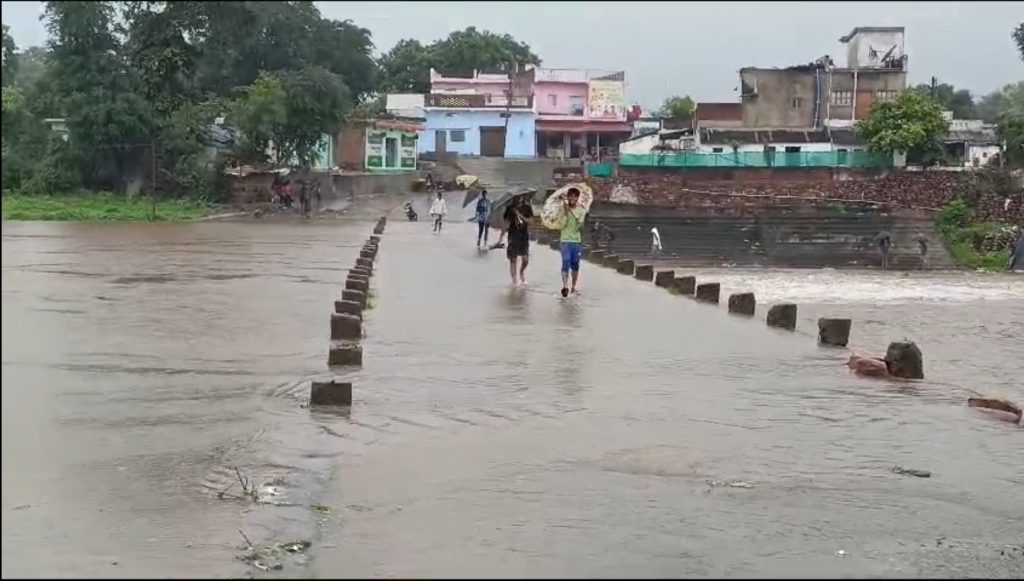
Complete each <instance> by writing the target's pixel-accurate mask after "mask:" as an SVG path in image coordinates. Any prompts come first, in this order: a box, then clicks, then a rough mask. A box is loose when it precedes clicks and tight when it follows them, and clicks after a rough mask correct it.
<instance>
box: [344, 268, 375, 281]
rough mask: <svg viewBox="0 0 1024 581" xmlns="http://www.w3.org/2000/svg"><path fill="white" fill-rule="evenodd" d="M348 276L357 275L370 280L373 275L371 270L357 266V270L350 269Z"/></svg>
mask: <svg viewBox="0 0 1024 581" xmlns="http://www.w3.org/2000/svg"><path fill="white" fill-rule="evenodd" d="M348 274H349V275H350V276H351V275H353V274H354V275H357V276H361V277H363V278H370V274H371V273H370V270H369V269H368V268H364V267H362V266H357V267H355V268H352V269H349V271H348Z"/></svg>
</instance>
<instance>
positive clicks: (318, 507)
mask: <svg viewBox="0 0 1024 581" xmlns="http://www.w3.org/2000/svg"><path fill="white" fill-rule="evenodd" d="M309 508H311V509H313V510H314V511H316V512H319V513H320V514H331V507H329V506H327V505H325V504H311V505H309Z"/></svg>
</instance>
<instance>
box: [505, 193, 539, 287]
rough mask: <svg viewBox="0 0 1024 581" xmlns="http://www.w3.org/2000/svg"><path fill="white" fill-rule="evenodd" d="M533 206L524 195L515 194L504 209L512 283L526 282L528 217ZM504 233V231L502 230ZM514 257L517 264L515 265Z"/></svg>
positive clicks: (530, 216) (528, 238) (528, 248)
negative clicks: (517, 260)
mask: <svg viewBox="0 0 1024 581" xmlns="http://www.w3.org/2000/svg"><path fill="white" fill-rule="evenodd" d="M532 218H533V208H531V207H530V204H527V203H526V196H525V195H520V196H516V197H515V199H513V200H512V204H511V205H509V207H508V208H506V209H505V231H506V232H508V247H507V249H506V250H505V254H506V256H508V271H509V273H510V274H511V275H512V284H514V285H519V284H521V285H525V284H526V265H527V264H529V263H530V231H529V226H530V219H532ZM503 234H504V232H503ZM516 259H519V266H518V268H517V267H516Z"/></svg>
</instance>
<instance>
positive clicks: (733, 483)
mask: <svg viewBox="0 0 1024 581" xmlns="http://www.w3.org/2000/svg"><path fill="white" fill-rule="evenodd" d="M707 482H708V485H709V486H726V487H728V488H753V487H754V485H753V484H751V483H749V482H744V481H742V480H726V481H724V482H723V481H719V480H708V481H707Z"/></svg>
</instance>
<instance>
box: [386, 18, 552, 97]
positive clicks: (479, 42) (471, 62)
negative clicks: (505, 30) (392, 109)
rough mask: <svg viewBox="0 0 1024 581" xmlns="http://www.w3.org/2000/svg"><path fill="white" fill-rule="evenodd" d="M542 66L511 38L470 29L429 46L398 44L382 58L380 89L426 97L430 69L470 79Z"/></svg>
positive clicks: (535, 57) (534, 55) (525, 46)
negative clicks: (526, 67)
mask: <svg viewBox="0 0 1024 581" xmlns="http://www.w3.org/2000/svg"><path fill="white" fill-rule="evenodd" d="M540 63H541V60H540V57H538V56H537V55H536V54H534V53H533V51H532V50H530V46H529V45H527V44H526V43H524V42H521V41H518V40H516V39H515V38H513V37H512V36H510V35H508V34H501V35H499V34H495V33H493V32H489V31H486V30H484V31H479V30H477V29H476V27H473V26H470V27H469V28H467V29H465V30H457V31H455V32H453V33H451V34H449V35H448V37H447V38H444V39H441V40H438V41H436V42H434V43H431V44H430V45H429V46H423V44H422V43H420V42H419V41H418V40H413V39H405V40H401V41H399V42H398V44H396V45H395V46H394V47H392V48H391V50H389V51H388V52H386V53H384V55H383V56H382V57H381V58H380V62H379V65H380V78H381V81H380V88H381V90H383V91H393V92H409V93H426V92H427V91H429V90H430V69H431V68H433V69H436V70H439V71H443V72H444V73H446V74H455V75H471V74H473V71H484V72H507V71H510V70H512V67H516V66H518V67H520V68H521V67H523V66H525V65H531V64H532V65H539V64H540Z"/></svg>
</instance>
